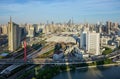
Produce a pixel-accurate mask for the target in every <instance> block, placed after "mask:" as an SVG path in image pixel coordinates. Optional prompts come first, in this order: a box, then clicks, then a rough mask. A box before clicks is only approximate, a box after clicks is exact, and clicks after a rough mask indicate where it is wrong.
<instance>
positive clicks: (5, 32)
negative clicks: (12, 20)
mask: <svg viewBox="0 0 120 79" xmlns="http://www.w3.org/2000/svg"><path fill="white" fill-rule="evenodd" d="M2 34H4V35H7V34H8V25H2Z"/></svg>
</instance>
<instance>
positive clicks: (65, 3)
mask: <svg viewBox="0 0 120 79" xmlns="http://www.w3.org/2000/svg"><path fill="white" fill-rule="evenodd" d="M10 16H11V17H12V20H13V21H14V22H16V23H41V22H44V23H46V22H47V21H48V22H51V21H54V22H68V21H69V19H72V18H73V21H74V22H75V23H84V22H88V23H97V22H99V21H101V22H106V21H113V22H120V0H0V24H7V23H8V21H9V17H10Z"/></svg>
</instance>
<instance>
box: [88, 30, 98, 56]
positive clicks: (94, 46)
mask: <svg viewBox="0 0 120 79" xmlns="http://www.w3.org/2000/svg"><path fill="white" fill-rule="evenodd" d="M86 49H87V51H88V53H89V54H91V55H100V34H99V33H96V32H88V33H87V37H86Z"/></svg>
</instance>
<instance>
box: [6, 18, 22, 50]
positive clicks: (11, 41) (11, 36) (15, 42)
mask: <svg viewBox="0 0 120 79" xmlns="http://www.w3.org/2000/svg"><path fill="white" fill-rule="evenodd" d="M20 44H21V32H20V30H19V25H18V24H16V23H14V22H12V20H11V18H10V22H8V50H9V51H11V52H12V51H15V50H16V49H18V48H19V47H20Z"/></svg>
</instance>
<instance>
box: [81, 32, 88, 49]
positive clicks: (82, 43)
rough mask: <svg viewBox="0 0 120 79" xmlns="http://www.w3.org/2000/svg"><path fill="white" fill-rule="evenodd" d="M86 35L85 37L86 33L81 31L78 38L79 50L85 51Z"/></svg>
mask: <svg viewBox="0 0 120 79" xmlns="http://www.w3.org/2000/svg"><path fill="white" fill-rule="evenodd" d="M86 35H87V31H82V33H81V36H80V48H82V49H85V50H86Z"/></svg>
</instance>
